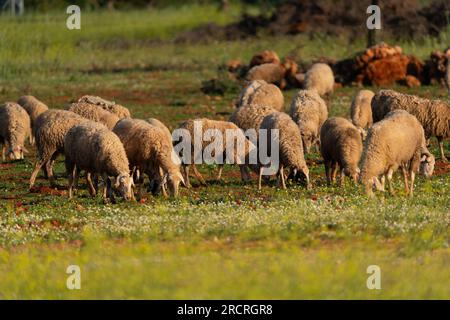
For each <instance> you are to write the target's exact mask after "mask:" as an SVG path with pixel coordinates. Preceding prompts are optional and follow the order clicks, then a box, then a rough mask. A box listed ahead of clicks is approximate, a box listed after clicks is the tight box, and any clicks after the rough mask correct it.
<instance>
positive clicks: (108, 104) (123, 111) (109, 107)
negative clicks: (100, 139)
mask: <svg viewBox="0 0 450 320" xmlns="http://www.w3.org/2000/svg"><path fill="white" fill-rule="evenodd" d="M78 102H85V103H89V104H95V105H97V106H100V107H102V108H103V109H105V110H106V111H109V112H111V113H114V114H115V115H116V116H118V117H119V119H123V118H131V113H130V110H128V109H127V108H125V107H124V106H121V105H120V104H117V103H115V102H114V101H108V100H105V99H103V98H101V97H97V96H90V95H86V96H82V97H81V98H80V99H78Z"/></svg>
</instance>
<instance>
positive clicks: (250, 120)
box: [229, 105, 276, 133]
mask: <svg viewBox="0 0 450 320" xmlns="http://www.w3.org/2000/svg"><path fill="white" fill-rule="evenodd" d="M275 111H276V110H274V109H273V108H272V107H270V106H264V105H261V106H259V105H247V106H245V107H242V108H239V109H236V110H235V111H234V112H233V113H232V114H231V116H230V119H229V121H230V122H233V123H234V124H235V125H237V126H238V127H239V128H241V129H242V130H244V131H246V130H249V129H255V130H256V133H258V131H259V126H260V124H261V122H262V120H263V119H264V117H265V116H267V115H268V114H270V113H272V112H275Z"/></svg>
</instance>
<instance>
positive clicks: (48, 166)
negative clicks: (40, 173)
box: [45, 153, 57, 187]
mask: <svg viewBox="0 0 450 320" xmlns="http://www.w3.org/2000/svg"><path fill="white" fill-rule="evenodd" d="M56 156H57V153H54V154H53V155H52V156H51V158H50V159H49V160H48V161H47V162H46V163H45V169H46V170H47V177H48V180H49V181H50V185H51V186H52V187H55V186H56V183H55V181H56V177H55V176H54V175H53V165H54V163H55V159H56Z"/></svg>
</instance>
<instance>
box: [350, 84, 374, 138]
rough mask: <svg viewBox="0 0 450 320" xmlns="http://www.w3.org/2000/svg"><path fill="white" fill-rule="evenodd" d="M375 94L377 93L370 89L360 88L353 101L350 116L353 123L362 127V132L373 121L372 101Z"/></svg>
mask: <svg viewBox="0 0 450 320" xmlns="http://www.w3.org/2000/svg"><path fill="white" fill-rule="evenodd" d="M374 95H375V93H373V92H372V91H370V90H360V91H359V92H358V93H357V94H356V96H355V98H354V99H353V101H352V106H351V109H350V117H351V119H352V122H353V124H354V125H355V126H356V127H357V128H360V129H361V130H360V131H361V132H362V133H364V129H365V128H366V127H367V128H370V127H371V126H372V123H373V120H372V107H371V102H372V98H373V96H374Z"/></svg>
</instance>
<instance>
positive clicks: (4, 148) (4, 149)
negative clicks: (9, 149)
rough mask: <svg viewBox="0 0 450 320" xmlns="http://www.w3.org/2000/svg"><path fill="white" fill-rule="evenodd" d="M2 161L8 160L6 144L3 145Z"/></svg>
mask: <svg viewBox="0 0 450 320" xmlns="http://www.w3.org/2000/svg"><path fill="white" fill-rule="evenodd" d="M2 161H3V162H5V161H6V145H3V146H2Z"/></svg>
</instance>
